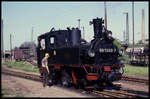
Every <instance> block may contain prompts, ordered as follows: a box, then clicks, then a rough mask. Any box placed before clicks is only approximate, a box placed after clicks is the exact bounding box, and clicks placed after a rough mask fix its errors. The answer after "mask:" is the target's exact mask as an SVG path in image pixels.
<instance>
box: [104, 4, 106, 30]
mask: <svg viewBox="0 0 150 99" xmlns="http://www.w3.org/2000/svg"><path fill="white" fill-rule="evenodd" d="M104 7H105V28H106V29H107V9H106V2H104Z"/></svg>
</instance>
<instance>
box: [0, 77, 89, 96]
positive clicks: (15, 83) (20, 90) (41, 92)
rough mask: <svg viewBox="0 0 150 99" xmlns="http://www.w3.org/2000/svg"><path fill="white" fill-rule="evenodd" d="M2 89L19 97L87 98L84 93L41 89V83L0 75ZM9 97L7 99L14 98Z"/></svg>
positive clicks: (53, 87)
mask: <svg viewBox="0 0 150 99" xmlns="http://www.w3.org/2000/svg"><path fill="white" fill-rule="evenodd" d="M1 77H2V83H1V85H2V87H7V88H11V89H12V90H13V91H14V92H15V93H14V94H17V95H19V96H23V97H89V95H86V94H84V93H78V92H74V91H70V90H67V89H63V88H59V87H57V86H52V87H48V86H47V87H45V88H44V87H43V86H42V83H41V82H36V81H32V80H27V79H23V78H19V77H13V76H8V75H4V74H2V75H1ZM15 96H16V95H11V96H8V97H15Z"/></svg>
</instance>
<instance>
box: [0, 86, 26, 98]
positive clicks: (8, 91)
mask: <svg viewBox="0 0 150 99" xmlns="http://www.w3.org/2000/svg"><path fill="white" fill-rule="evenodd" d="M1 92H2V93H1V96H2V97H7V96H13V97H16V98H17V97H23V96H21V95H19V94H16V93H15V92H14V91H13V90H12V89H11V88H8V87H2V89H1Z"/></svg>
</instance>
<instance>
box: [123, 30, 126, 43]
mask: <svg viewBox="0 0 150 99" xmlns="http://www.w3.org/2000/svg"><path fill="white" fill-rule="evenodd" d="M123 41H124V42H126V34H125V30H124V31H123Z"/></svg>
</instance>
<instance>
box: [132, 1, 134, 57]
mask: <svg viewBox="0 0 150 99" xmlns="http://www.w3.org/2000/svg"><path fill="white" fill-rule="evenodd" d="M132 21H133V26H132V27H133V46H132V49H133V50H132V51H133V52H132V55H133V54H134V2H132Z"/></svg>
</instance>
